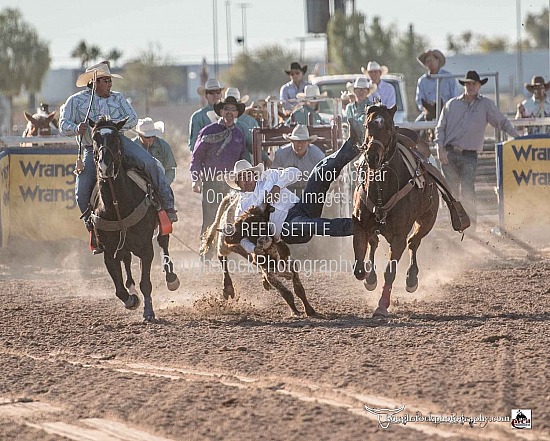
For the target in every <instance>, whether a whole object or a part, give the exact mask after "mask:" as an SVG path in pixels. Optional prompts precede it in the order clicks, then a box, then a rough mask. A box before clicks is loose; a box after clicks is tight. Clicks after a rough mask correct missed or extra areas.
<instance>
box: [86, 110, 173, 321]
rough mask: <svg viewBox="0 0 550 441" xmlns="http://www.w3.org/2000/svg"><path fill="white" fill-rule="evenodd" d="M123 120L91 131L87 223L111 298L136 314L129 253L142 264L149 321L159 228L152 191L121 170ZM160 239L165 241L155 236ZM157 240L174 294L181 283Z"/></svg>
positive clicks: (98, 125)
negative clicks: (92, 174)
mask: <svg viewBox="0 0 550 441" xmlns="http://www.w3.org/2000/svg"><path fill="white" fill-rule="evenodd" d="M125 123H126V120H122V121H120V122H118V123H113V122H111V121H109V120H107V119H105V117H101V118H100V119H99V121H97V122H96V123H94V122H93V121H90V120H88V124H89V125H90V127H92V140H93V148H94V161H95V165H96V171H97V181H96V189H95V190H94V196H92V203H93V205H94V207H95V208H94V210H93V212H92V215H91V218H92V221H93V223H94V233H93V234H96V235H97V239H98V241H99V242H100V243H102V244H103V246H104V248H105V253H104V262H105V266H106V267H107V271H108V272H109V274H110V275H111V278H112V279H113V282H114V284H115V294H116V296H117V297H118V298H119V299H120V300H121V301H122V302H123V303H124V306H125V307H126V308H127V309H136V308H137V307H138V306H139V303H140V302H139V298H138V297H137V292H136V290H135V282H134V280H133V278H132V273H131V271H130V268H131V261H132V253H133V254H134V255H136V256H137V257H139V259H140V261H141V280H140V283H139V287H140V290H141V292H142V293H143V298H144V308H143V317H144V319H145V320H146V321H153V320H154V319H155V313H154V311H153V304H152V299H151V292H152V289H153V287H152V284H151V274H150V273H151V265H152V262H153V257H154V250H153V243H152V237H153V233H154V231H155V228H156V225H157V214H156V209H155V207H154V204H153V202H152V198H153V196H152V195H151V187H150V186H149V185H147V184H146V183H144V181H143V180H141V181H140V180H139V177H134V176H135V173H133V172H132V171H127V170H125V168H124V166H123V163H122V159H123V155H124V151H123V141H122V137H121V135H120V134H119V130H120V129H121V128H122V127H123V126H124V124H125ZM160 237H164V236H159V238H160ZM163 243H164V245H165V246H163V245H162V243H161V240H159V244H160V245H161V246H162V247H163V253H164V255H163V267H164V270H165V271H166V281H167V286H168V289H170V290H172V291H173V290H176V289H177V288H178V287H179V280H178V278H177V276H176V275H175V274H174V273H173V265H172V262H171V261H170V256H169V255H168V240H167V239H166V240H165V241H163ZM121 261H123V262H124V266H125V268H126V276H127V279H126V284H124V283H123V280H122V268H121V266H120V262H121Z"/></svg>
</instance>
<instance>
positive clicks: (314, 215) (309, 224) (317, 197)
mask: <svg viewBox="0 0 550 441" xmlns="http://www.w3.org/2000/svg"><path fill="white" fill-rule="evenodd" d="M358 154H359V150H358V149H357V147H355V146H354V145H353V144H352V143H351V142H349V141H346V142H345V143H344V145H343V146H342V148H340V149H339V150H337V151H336V152H334V153H333V154H332V155H330V156H327V157H326V158H324V159H323V160H321V161H320V162H319V163H318V164H317V165H316V166H315V167H314V168H313V170H312V171H311V174H310V176H309V179H308V181H307V184H306V188H305V190H304V192H303V194H302V197H301V198H300V201H298V202H297V203H296V205H294V206H293V207H292V208H291V209H290V210H289V212H288V215H287V217H286V220H285V226H284V228H283V232H282V234H281V237H282V238H283V240H284V241H285V242H286V243H288V244H296V243H306V242H309V241H310V240H311V238H312V237H313V236H314V235H319V236H351V235H352V233H353V232H352V226H351V225H352V224H351V218H335V219H327V218H322V217H320V216H321V213H322V212H323V206H324V201H325V199H326V197H325V195H326V193H327V191H328V189H329V187H330V184H332V183H333V182H334V181H335V180H336V178H337V177H338V176H339V175H340V172H341V171H342V169H343V168H344V167H345V166H346V164H348V163H349V162H350V161H352V160H353V159H354V158H355V157H356V156H357V155H358Z"/></svg>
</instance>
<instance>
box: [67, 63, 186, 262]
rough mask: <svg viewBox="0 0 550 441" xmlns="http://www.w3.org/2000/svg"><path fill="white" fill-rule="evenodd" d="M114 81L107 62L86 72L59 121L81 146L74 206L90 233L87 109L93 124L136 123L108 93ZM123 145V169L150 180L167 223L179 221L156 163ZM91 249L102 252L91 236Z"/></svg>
mask: <svg viewBox="0 0 550 441" xmlns="http://www.w3.org/2000/svg"><path fill="white" fill-rule="evenodd" d="M113 78H122V77H121V76H120V75H117V74H114V73H111V71H110V66H109V62H108V61H102V62H101V63H99V64H96V65H94V66H91V67H89V68H87V69H86V72H84V73H83V74H81V75H80V76H79V77H78V79H77V80H76V86H77V87H87V89H86V90H83V91H81V92H78V93H75V94H74V95H72V96H70V97H69V98H68V99H67V101H66V103H65V104H64V105H63V106H62V107H61V117H60V120H59V129H60V131H61V133H62V134H63V135H66V136H70V135H75V136H76V137H77V139H80V140H81V142H82V153H83V157H82V160H83V161H84V169H83V170H82V172H81V173H80V174H79V175H77V177H76V189H75V192H76V202H77V204H78V207H79V208H80V211H81V212H82V213H83V214H84V216H83V219H84V222H85V224H86V227H87V228H88V230H89V231H92V226H91V225H90V223H89V222H88V220H89V217H90V212H91V209H90V197H91V195H92V191H93V188H94V185H95V181H96V169H95V163H94V155H93V146H92V138H91V130H90V127H89V125H88V123H87V121H86V120H85V118H86V115H87V114H88V109H90V111H89V114H88V118H89V119H90V120H92V121H97V120H98V119H99V117H100V116H103V115H104V116H107V117H108V118H110V119H111V120H112V121H114V122H119V121H122V120H124V119H125V118H127V121H126V124H125V125H124V127H123V130H125V129H130V128H132V127H134V126H135V125H136V123H137V121H138V118H137V115H136V112H135V110H134V109H133V108H132V106H131V105H130V103H129V102H128V101H127V100H126V98H124V96H123V95H122V94H121V93H120V92H113V91H111V86H112V79H113ZM94 79H95V82H94ZM94 89H95V91H94V92H93V90H94ZM92 92H93V100H92ZM90 103H91V105H90ZM122 141H123V146H124V165H125V166H126V167H128V168H130V167H134V168H138V169H140V170H143V171H145V172H146V173H147V174H148V175H149V176H150V177H151V182H152V184H153V187H154V188H155V190H156V191H157V193H158V195H159V198H160V202H161V206H162V208H163V209H165V210H166V213H167V214H168V217H169V219H170V221H171V222H176V221H177V220H178V217H177V215H176V210H175V209H174V196H173V194H172V191H171V190H170V186H169V185H168V181H167V180H166V177H165V175H164V173H163V171H162V169H161V167H160V166H159V164H158V162H157V161H156V160H155V159H154V158H153V157H152V156H151V155H150V154H149V153H148V152H147V151H145V150H144V149H143V148H142V147H141V146H139V145H137V144H136V143H134V142H133V141H131V140H130V139H129V138H126V137H125V136H124V135H123V136H122ZM90 246H91V247H92V251H93V252H94V254H99V253H101V252H103V249H102V248H101V245H100V244H97V243H95V234H91V243H90Z"/></svg>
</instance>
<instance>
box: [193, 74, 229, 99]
mask: <svg viewBox="0 0 550 441" xmlns="http://www.w3.org/2000/svg"><path fill="white" fill-rule="evenodd" d="M207 90H221V91H222V92H223V91H224V90H225V87H223V86H222V85H221V84H220V82H219V81H218V80H217V79H216V78H209V79H208V81H207V82H206V84H205V85H204V86H199V87H197V93H198V94H199V95H200V96H205V95H206V91H207Z"/></svg>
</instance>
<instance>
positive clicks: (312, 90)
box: [296, 84, 328, 101]
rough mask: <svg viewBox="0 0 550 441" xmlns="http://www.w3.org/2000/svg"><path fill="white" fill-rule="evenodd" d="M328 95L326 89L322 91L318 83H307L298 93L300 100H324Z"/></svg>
mask: <svg viewBox="0 0 550 441" xmlns="http://www.w3.org/2000/svg"><path fill="white" fill-rule="evenodd" d="M327 95H328V92H327V91H326V90H325V91H324V92H323V93H321V91H320V90H319V86H317V84H307V85H306V87H304V91H303V92H300V93H297V94H296V98H297V99H298V100H299V101H324V100H325V99H326V97H327Z"/></svg>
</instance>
